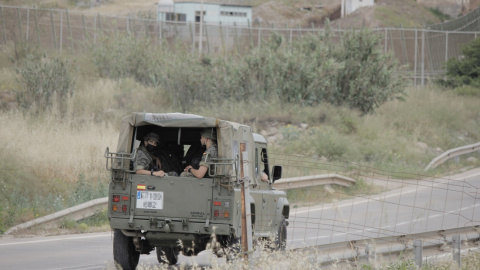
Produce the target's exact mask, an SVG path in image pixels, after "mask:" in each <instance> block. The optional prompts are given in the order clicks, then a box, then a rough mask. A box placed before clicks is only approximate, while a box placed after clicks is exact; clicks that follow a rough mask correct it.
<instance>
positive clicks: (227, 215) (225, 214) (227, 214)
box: [223, 210, 230, 218]
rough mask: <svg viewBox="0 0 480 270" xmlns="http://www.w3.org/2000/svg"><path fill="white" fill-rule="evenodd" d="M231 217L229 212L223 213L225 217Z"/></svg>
mask: <svg viewBox="0 0 480 270" xmlns="http://www.w3.org/2000/svg"><path fill="white" fill-rule="evenodd" d="M229 216H230V214H229V213H228V210H225V212H223V217H226V218H228V217H229Z"/></svg>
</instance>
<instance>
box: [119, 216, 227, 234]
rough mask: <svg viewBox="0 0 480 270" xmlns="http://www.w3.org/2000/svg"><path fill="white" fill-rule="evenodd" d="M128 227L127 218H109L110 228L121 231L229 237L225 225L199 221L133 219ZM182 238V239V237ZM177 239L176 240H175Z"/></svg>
mask: <svg viewBox="0 0 480 270" xmlns="http://www.w3.org/2000/svg"><path fill="white" fill-rule="evenodd" d="M132 222H133V223H132V224H131V225H129V219H128V217H124V218H117V217H111V218H110V226H111V228H112V229H123V230H142V231H148V232H155V233H165V234H182V235H183V234H193V235H195V234H207V235H210V234H216V235H230V233H231V232H230V225H229V224H225V223H223V224H222V223H212V222H209V223H208V224H207V222H206V221H200V220H198V221H197V220H185V219H183V220H182V219H170V220H168V219H162V218H158V219H154V220H151V219H142V218H139V217H135V218H134V219H133V221H132ZM182 238H184V237H182ZM177 239H178V238H177Z"/></svg>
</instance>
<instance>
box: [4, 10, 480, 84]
mask: <svg viewBox="0 0 480 270" xmlns="http://www.w3.org/2000/svg"><path fill="white" fill-rule="evenodd" d="M475 12H477V13H480V11H478V10H477V11H474V12H472V13H471V14H473V15H470V14H469V16H470V17H472V16H473V17H472V18H471V20H470V23H468V22H463V23H464V24H465V23H466V24H468V25H470V26H471V27H473V26H475V25H476V24H479V23H480V20H479V18H480V17H479V16H477V17H475V14H476V13H475ZM474 13H475V14H474ZM477 15H478V14H477ZM0 16H1V19H0V20H1V22H0V23H1V29H0V44H6V43H7V42H11V41H13V42H26V43H32V44H36V45H38V46H41V47H45V48H50V49H55V50H60V51H61V50H73V51H75V50H85V48H86V47H85V46H84V45H85V44H88V43H90V44H91V43H93V44H95V43H96V42H97V40H98V38H99V37H100V36H101V35H120V34H125V33H130V34H131V35H133V36H135V37H137V38H145V37H148V38H150V40H151V41H152V44H153V45H154V46H165V45H166V46H170V47H172V48H175V47H176V46H178V45H179V44H183V45H186V46H188V47H190V48H191V50H192V51H193V52H199V51H200V50H201V51H202V53H207V54H222V55H225V56H226V57H227V56H228V55H230V54H231V53H238V54H243V53H245V52H246V51H248V50H250V49H252V48H255V47H261V46H262V43H263V42H264V41H265V40H267V39H269V38H270V37H271V36H272V34H273V33H277V34H279V35H281V36H283V38H284V40H285V41H286V42H289V43H292V42H293V41H294V40H298V39H301V38H302V37H304V36H306V35H309V34H316V33H318V32H322V31H325V30H324V29H315V28H308V29H300V28H290V27H288V26H285V27H284V28H278V27H274V26H272V27H252V26H238V25H235V24H234V25H222V24H220V23H219V24H215V25H212V24H203V25H202V24H199V23H185V22H164V21H157V20H152V19H139V18H129V17H113V16H103V15H100V14H97V15H91V14H88V15H87V14H83V13H80V12H72V11H68V10H54V9H36V8H24V7H10V6H0ZM457 24H458V23H457ZM457 24H455V27H453V28H454V29H459V30H464V29H470V28H471V27H470V28H462V27H460V26H458V25H457ZM445 27H446V26H445ZM445 27H443V26H442V27H440V28H445ZM200 28H202V31H200ZM432 28H438V27H432ZM447 28H451V27H447ZM472 29H476V32H473V31H470V32H468V31H444V30H432V29H401V28H400V29H399V28H383V29H374V30H373V31H375V32H376V33H378V34H379V35H380V36H381V42H380V43H381V44H379V46H381V48H382V50H384V51H385V52H390V53H393V54H394V55H395V57H396V59H397V60H398V61H399V62H400V63H401V64H402V65H405V66H406V74H403V75H404V76H406V77H408V78H411V79H412V83H413V85H423V84H425V83H426V82H427V81H428V80H430V79H433V78H435V77H437V76H441V75H443V73H444V65H445V62H446V61H447V60H448V59H449V58H453V57H455V58H459V57H461V49H462V48H463V46H464V45H465V44H467V43H469V42H471V41H472V40H473V39H475V38H477V36H478V35H479V34H480V32H478V29H479V26H476V28H472ZM331 31H332V33H331V35H330V37H331V38H337V39H338V40H341V37H342V35H343V33H345V32H347V31H352V30H341V29H332V30H331Z"/></svg>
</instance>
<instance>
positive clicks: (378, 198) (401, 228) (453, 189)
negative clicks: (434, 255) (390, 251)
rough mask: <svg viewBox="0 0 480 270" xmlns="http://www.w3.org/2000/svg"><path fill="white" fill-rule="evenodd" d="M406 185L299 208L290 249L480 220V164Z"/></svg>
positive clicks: (293, 217) (293, 213) (293, 219)
mask: <svg viewBox="0 0 480 270" xmlns="http://www.w3.org/2000/svg"><path fill="white" fill-rule="evenodd" d="M376 183H377V184H381V183H379V181H378V180H376ZM400 186H401V187H400V188H397V189H394V190H386V191H385V192H382V193H380V194H376V195H373V196H369V197H356V198H355V199H353V200H346V201H340V202H338V203H333V204H324V205H321V206H313V207H305V208H297V209H293V211H291V213H290V218H289V223H290V224H289V231H288V233H289V235H288V240H289V248H297V247H304V246H316V245H325V244H330V243H337V242H344V241H351V240H359V239H369V238H379V237H386V236H398V235H405V234H413V233H422V232H427V231H436V230H445V229H452V228H459V227H466V226H472V225H479V224H480V193H479V187H480V170H478V169H476V170H472V171H469V172H466V173H464V174H461V175H456V176H452V177H449V178H448V179H446V178H444V179H430V180H424V181H415V182H412V181H404V182H402V185H400Z"/></svg>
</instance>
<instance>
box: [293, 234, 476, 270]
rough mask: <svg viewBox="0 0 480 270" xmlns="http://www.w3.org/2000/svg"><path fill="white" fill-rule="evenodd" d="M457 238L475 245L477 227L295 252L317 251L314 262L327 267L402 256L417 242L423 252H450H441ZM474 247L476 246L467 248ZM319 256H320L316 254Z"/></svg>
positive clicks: (384, 238)
mask: <svg viewBox="0 0 480 270" xmlns="http://www.w3.org/2000/svg"><path fill="white" fill-rule="evenodd" d="M454 235H460V236H461V241H462V242H463V243H464V244H466V242H469V243H472V242H478V241H479V239H480V238H479V237H480V228H479V226H470V227H463V228H455V229H448V230H440V231H431V232H424V233H417V234H410V235H397V236H389V237H382V238H370V239H364V240H356V241H347V242H339V243H334V244H327V245H320V246H315V247H305V248H298V249H296V250H303V251H305V252H308V251H309V250H312V251H317V252H316V255H315V256H316V260H317V261H318V262H319V263H320V264H322V265H325V264H331V263H334V262H339V261H342V260H352V259H355V260H357V261H358V260H361V259H365V260H369V259H371V258H372V257H374V256H376V255H379V254H383V255H392V254H399V253H404V252H405V251H409V250H413V249H414V248H415V243H414V241H417V240H421V241H422V247H423V248H425V249H435V248H437V249H439V250H441V249H447V250H448V249H451V248H445V247H446V246H449V245H451V244H452V242H453V236H454ZM470 246H476V245H470ZM318 253H320V254H318Z"/></svg>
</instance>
